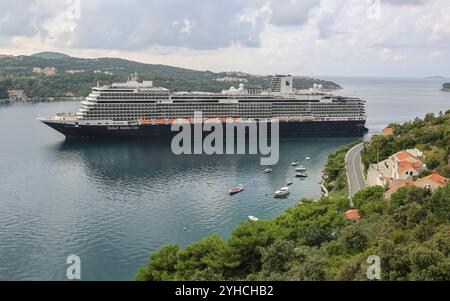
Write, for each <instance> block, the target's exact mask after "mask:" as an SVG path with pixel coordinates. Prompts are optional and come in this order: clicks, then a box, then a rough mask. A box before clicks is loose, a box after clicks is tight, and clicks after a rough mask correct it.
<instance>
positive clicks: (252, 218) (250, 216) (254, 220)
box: [248, 215, 259, 222]
mask: <svg viewBox="0 0 450 301" xmlns="http://www.w3.org/2000/svg"><path fill="white" fill-rule="evenodd" d="M248 220H249V221H251V222H257V221H259V218H257V217H256V216H253V215H249V216H248Z"/></svg>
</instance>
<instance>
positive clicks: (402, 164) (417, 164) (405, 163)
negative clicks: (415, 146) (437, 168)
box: [398, 161, 423, 168]
mask: <svg viewBox="0 0 450 301" xmlns="http://www.w3.org/2000/svg"><path fill="white" fill-rule="evenodd" d="M422 165H423V163H422V162H409V161H400V162H398V166H400V167H406V166H411V167H414V168H420V167H422Z"/></svg>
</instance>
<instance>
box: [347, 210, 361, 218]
mask: <svg viewBox="0 0 450 301" xmlns="http://www.w3.org/2000/svg"><path fill="white" fill-rule="evenodd" d="M345 217H346V218H348V219H351V220H357V219H360V218H361V215H360V214H359V211H358V209H351V210H348V211H347V212H345Z"/></svg>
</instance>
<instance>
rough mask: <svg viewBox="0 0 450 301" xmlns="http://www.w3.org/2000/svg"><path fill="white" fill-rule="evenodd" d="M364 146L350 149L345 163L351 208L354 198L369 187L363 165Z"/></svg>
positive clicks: (359, 145)
mask: <svg viewBox="0 0 450 301" xmlns="http://www.w3.org/2000/svg"><path fill="white" fill-rule="evenodd" d="M363 147H364V144H363V143H361V144H358V145H356V146H354V147H353V148H352V149H350V150H349V151H348V153H347V155H346V157H345V163H346V168H347V179H348V189H349V199H350V206H352V207H353V201H352V199H353V196H354V195H355V194H356V193H357V192H358V191H360V190H362V189H364V188H366V187H367V184H366V180H365V179H364V174H363V170H362V164H361V150H362V149H363Z"/></svg>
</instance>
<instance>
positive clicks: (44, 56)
mask: <svg viewBox="0 0 450 301" xmlns="http://www.w3.org/2000/svg"><path fill="white" fill-rule="evenodd" d="M31 56H32V57H37V58H41V59H50V60H51V59H67V58H70V56H68V55H67V54H64V53H59V52H51V51H43V52H38V53H35V54H32V55H31Z"/></svg>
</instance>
